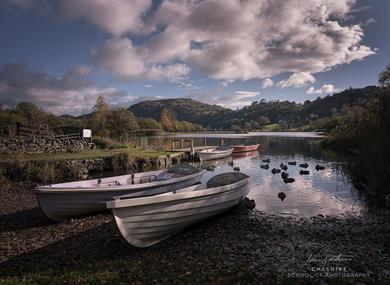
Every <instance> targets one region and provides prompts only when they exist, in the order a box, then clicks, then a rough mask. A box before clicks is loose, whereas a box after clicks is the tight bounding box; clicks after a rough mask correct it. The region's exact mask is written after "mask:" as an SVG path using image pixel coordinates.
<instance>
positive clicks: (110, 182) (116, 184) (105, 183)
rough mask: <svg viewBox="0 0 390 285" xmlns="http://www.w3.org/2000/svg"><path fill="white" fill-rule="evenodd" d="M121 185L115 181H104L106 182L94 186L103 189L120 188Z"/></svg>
mask: <svg viewBox="0 0 390 285" xmlns="http://www.w3.org/2000/svg"><path fill="white" fill-rule="evenodd" d="M120 185H121V184H120V183H119V181H117V180H113V181H106V182H100V183H98V184H95V185H94V186H99V187H101V186H104V187H107V186H108V187H110V186H120Z"/></svg>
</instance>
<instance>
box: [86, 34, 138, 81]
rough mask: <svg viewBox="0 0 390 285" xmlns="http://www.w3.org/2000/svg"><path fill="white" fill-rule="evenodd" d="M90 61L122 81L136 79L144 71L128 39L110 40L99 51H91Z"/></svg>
mask: <svg viewBox="0 0 390 285" xmlns="http://www.w3.org/2000/svg"><path fill="white" fill-rule="evenodd" d="M92 60H93V61H94V62H95V63H97V64H100V65H101V66H102V67H103V68H104V69H106V70H107V71H109V72H111V73H112V74H114V75H116V76H117V77H119V78H122V79H125V78H134V77H138V76H140V75H141V74H142V73H143V72H144V69H145V66H144V62H143V60H142V59H141V57H140V56H139V55H138V54H137V49H136V48H134V47H133V44H132V42H131V40H130V39H128V38H121V39H110V40H108V41H106V42H105V43H104V45H103V47H101V48H100V49H92Z"/></svg>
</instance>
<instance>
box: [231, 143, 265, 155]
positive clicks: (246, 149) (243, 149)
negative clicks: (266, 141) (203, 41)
mask: <svg viewBox="0 0 390 285" xmlns="http://www.w3.org/2000/svg"><path fill="white" fill-rule="evenodd" d="M233 148H234V149H233V153H241V152H250V151H255V150H257V149H258V148H259V145H258V144H255V145H236V146H233Z"/></svg>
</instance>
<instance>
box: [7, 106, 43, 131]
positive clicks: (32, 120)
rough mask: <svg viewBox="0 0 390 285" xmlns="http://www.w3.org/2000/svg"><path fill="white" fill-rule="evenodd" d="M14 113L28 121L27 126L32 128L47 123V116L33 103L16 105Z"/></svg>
mask: <svg viewBox="0 0 390 285" xmlns="http://www.w3.org/2000/svg"><path fill="white" fill-rule="evenodd" d="M15 112H16V113H17V114H19V115H21V116H23V117H25V118H26V119H27V121H28V124H30V125H31V126H34V127H38V126H39V125H41V124H44V123H48V122H47V120H46V117H47V116H48V114H47V113H45V111H43V110H42V109H40V108H39V107H38V106H36V105H34V104H33V103H30V102H21V103H19V104H18V105H16V107H15Z"/></svg>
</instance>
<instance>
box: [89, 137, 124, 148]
mask: <svg viewBox="0 0 390 285" xmlns="http://www.w3.org/2000/svg"><path fill="white" fill-rule="evenodd" d="M92 141H93V143H94V144H95V145H96V146H97V147H98V148H101V149H117V148H126V145H125V144H122V143H119V142H117V141H116V140H113V139H112V138H109V137H94V138H93V140H92Z"/></svg>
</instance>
